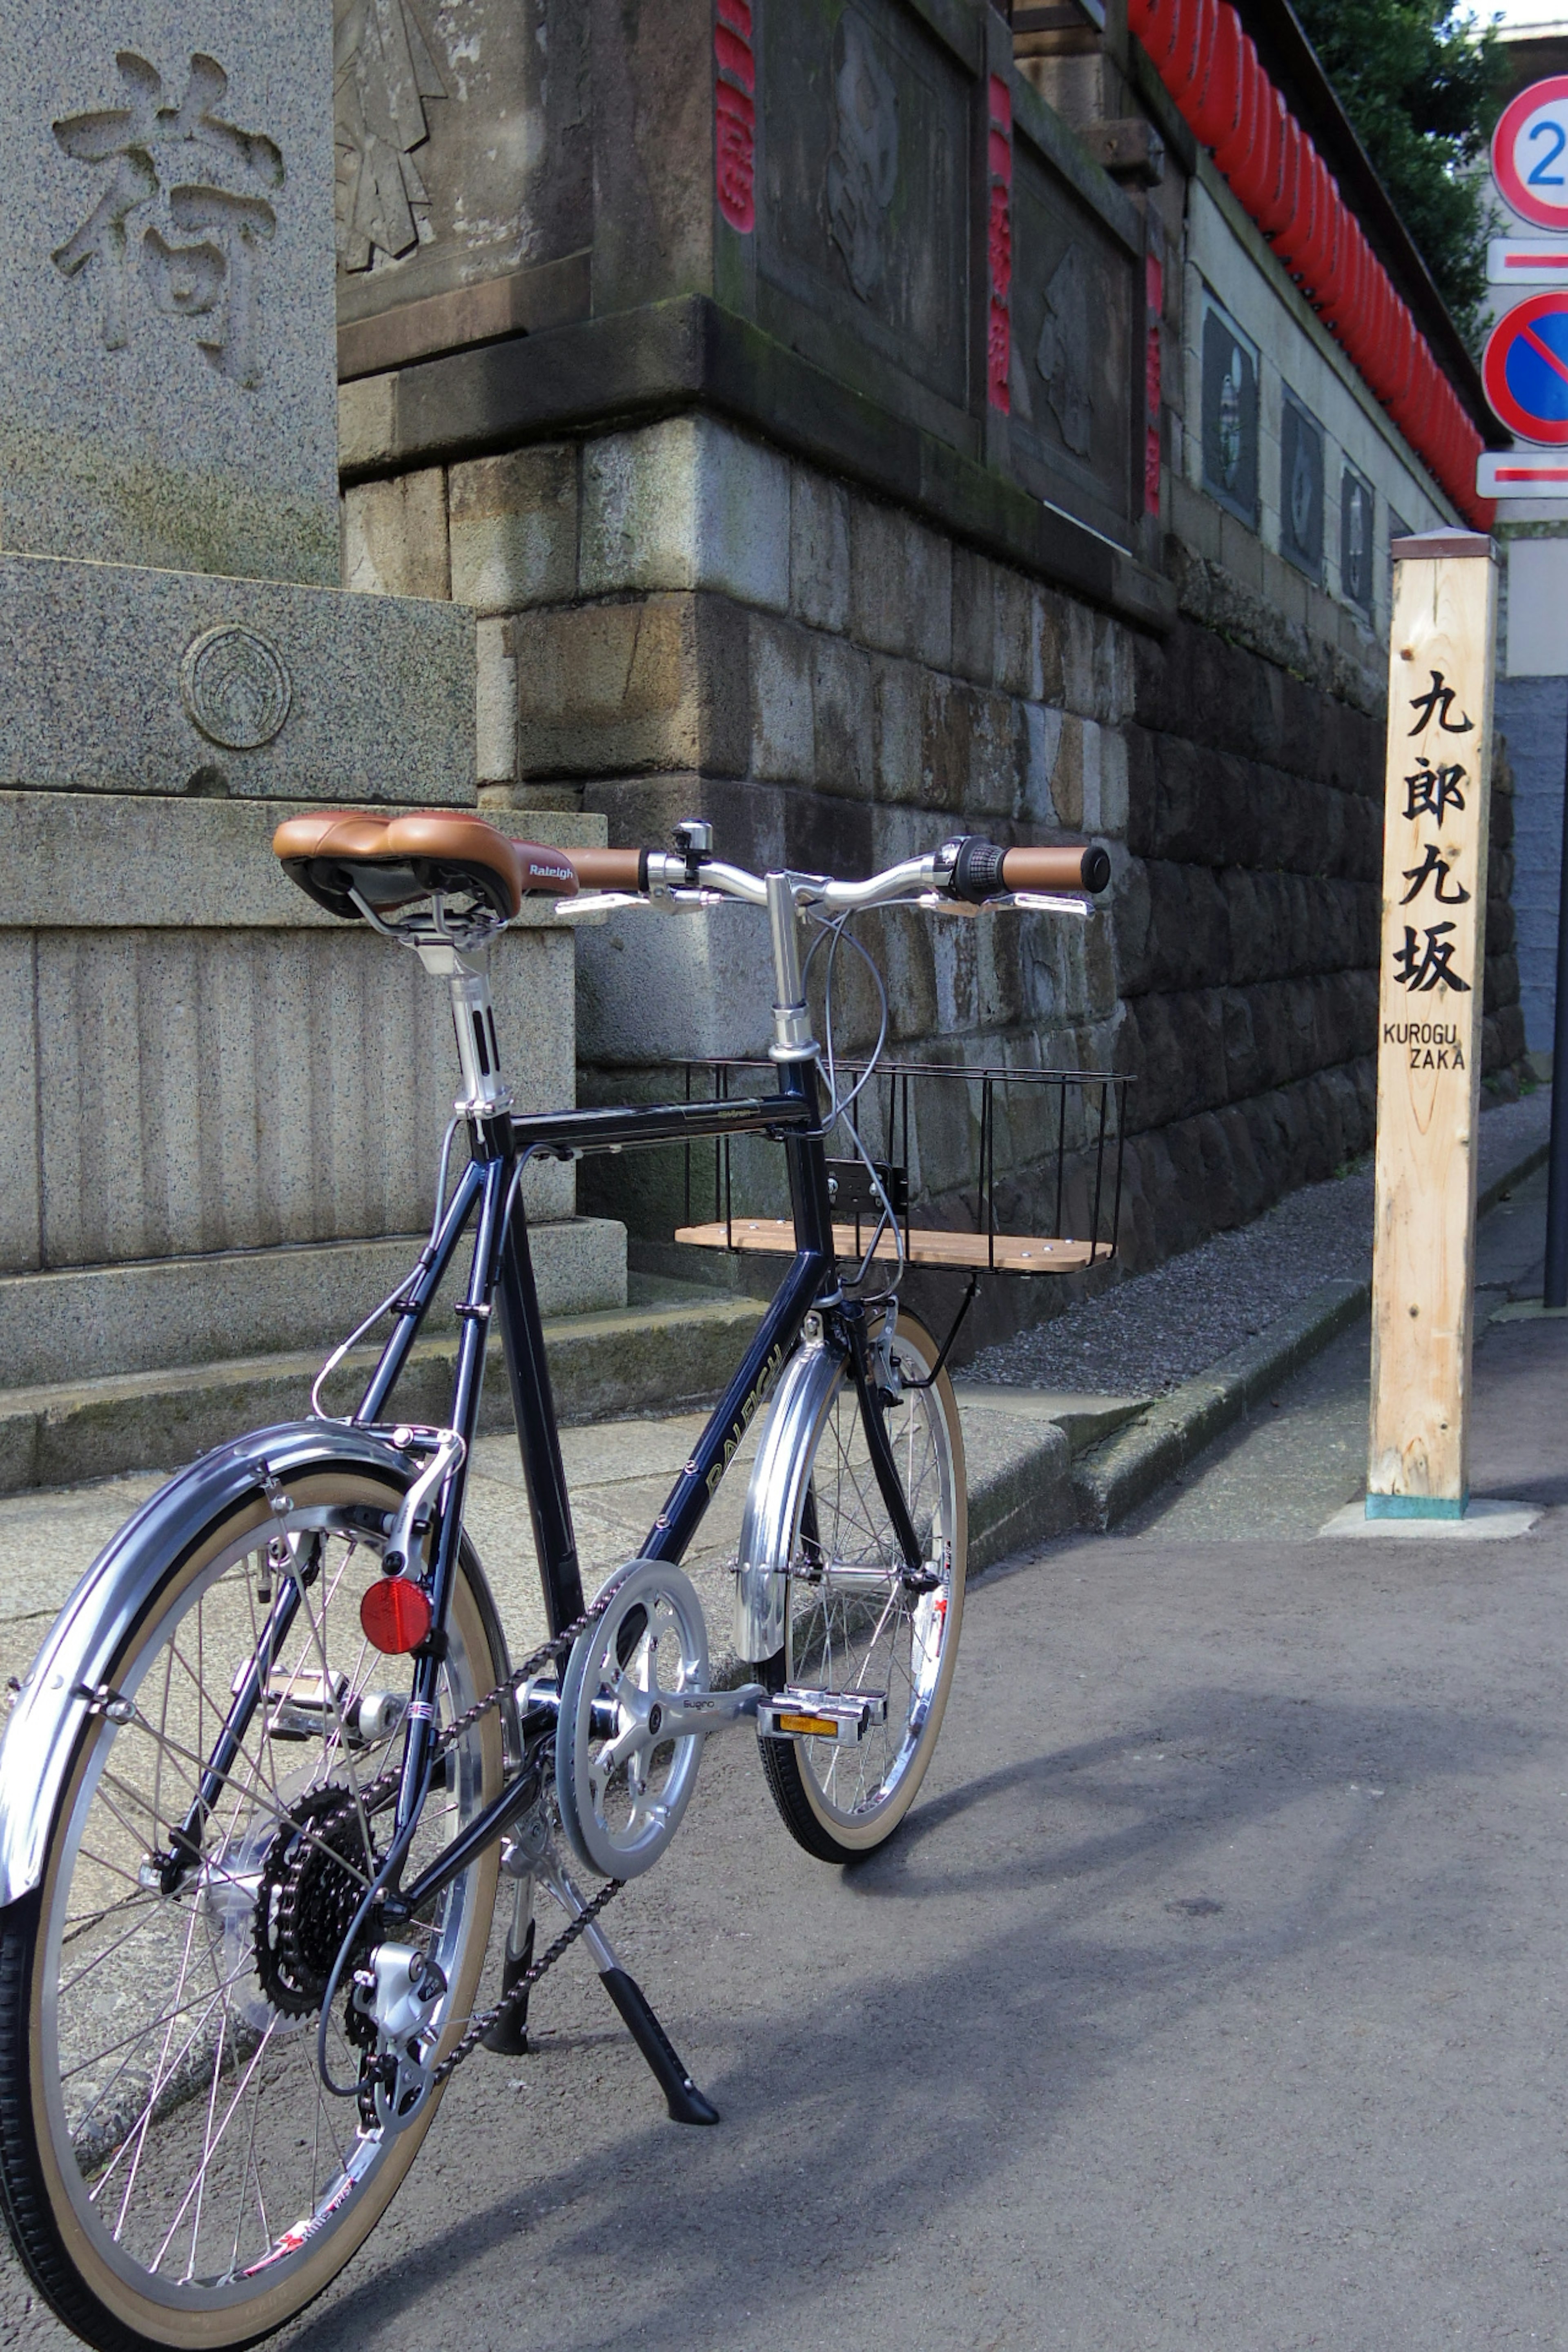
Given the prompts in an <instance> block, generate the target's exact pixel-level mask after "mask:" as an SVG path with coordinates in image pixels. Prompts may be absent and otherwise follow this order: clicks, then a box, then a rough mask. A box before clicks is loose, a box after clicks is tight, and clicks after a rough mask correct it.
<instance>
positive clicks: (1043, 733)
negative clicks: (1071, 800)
mask: <svg viewBox="0 0 1568 2352" xmlns="http://www.w3.org/2000/svg"><path fill="white" fill-rule="evenodd" d="M1023 716H1024V733H1025V741H1024V772H1023V777H1022V780H1021V784H1020V789H1019V798H1018V814H1019V816H1020V817H1021V818H1022V820H1023V821H1024V823H1025V824H1038V825H1059V824H1061V823H1062V818H1061V815H1060V814H1059V812H1058V808H1057V804H1056V799H1055V796H1054V794H1053V793H1052V791H1051V780H1052V778H1053V777H1054V775H1055V774H1056V769H1057V761H1058V759H1059V758H1060V757H1061V745H1062V728H1063V724H1064V721H1063V719H1062V714H1061V712H1060V711H1059V710H1056V709H1052V708H1051V706H1050V705H1049V704H1048V703H1040V702H1026V703H1025V704H1024V705H1023Z"/></svg>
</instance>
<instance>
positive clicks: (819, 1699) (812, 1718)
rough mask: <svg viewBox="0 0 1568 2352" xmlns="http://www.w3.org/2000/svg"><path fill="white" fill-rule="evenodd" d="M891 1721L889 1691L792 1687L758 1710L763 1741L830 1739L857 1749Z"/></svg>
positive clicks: (758, 1733)
mask: <svg viewBox="0 0 1568 2352" xmlns="http://www.w3.org/2000/svg"><path fill="white" fill-rule="evenodd" d="M887 1720H888V1694H887V1692H886V1691H818V1690H800V1689H797V1688H795V1687H794V1686H793V1685H792V1686H789V1687H786V1688H785V1689H784V1690H782V1691H776V1692H774V1693H773V1696H771V1697H769V1698H765V1699H763V1702H762V1705H761V1706H759V1707H758V1709H757V1736H758V1738H761V1739H831V1740H834V1741H836V1742H837V1745H838V1746H839V1747H840V1748H854V1747H857V1746H858V1744H859V1742H860V1741H861V1740H862V1739H864V1738H865V1737H866V1734H867V1733H868V1731H869V1730H871V1729H872V1727H874V1726H875V1725H879V1724H883V1723H886V1721H887Z"/></svg>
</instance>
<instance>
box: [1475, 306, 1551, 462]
mask: <svg viewBox="0 0 1568 2352" xmlns="http://www.w3.org/2000/svg"><path fill="white" fill-rule="evenodd" d="M1481 379H1482V381H1483V383H1485V385H1486V389H1487V398H1488V400H1489V402H1490V404H1491V406H1492V410H1493V413H1494V414H1495V415H1496V416H1497V417H1498V419H1499V421H1500V423H1501V424H1504V425H1507V427H1508V429H1509V431H1510V433H1511V434H1513V435H1514V436H1516V438H1518V439H1519V440H1521V441H1536V442H1540V443H1541V444H1542V445H1543V446H1545V447H1547V448H1555V447H1559V446H1563V444H1565V443H1568V287H1553V289H1552V291H1551V292H1550V293H1547V294H1532V295H1531V298H1530V299H1529V300H1528V301H1526V302H1521V303H1518V304H1516V306H1515V307H1514V309H1513V310H1510V311H1509V312H1508V314H1507V316H1506V317H1505V318H1501V319H1500V320H1498V322H1497V325H1496V326H1495V327H1494V328H1493V329H1492V331H1491V333H1490V335H1489V337H1488V338H1487V348H1486V352H1485V353H1484V355H1483V357H1482V360H1481Z"/></svg>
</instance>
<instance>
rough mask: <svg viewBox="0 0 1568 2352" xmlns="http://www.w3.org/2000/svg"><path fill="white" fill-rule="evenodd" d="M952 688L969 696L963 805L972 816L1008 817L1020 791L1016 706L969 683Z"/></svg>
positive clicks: (1022, 733) (1020, 731)
mask: <svg viewBox="0 0 1568 2352" xmlns="http://www.w3.org/2000/svg"><path fill="white" fill-rule="evenodd" d="M955 692H956V693H958V694H961V695H963V696H964V697H966V698H971V709H972V718H971V723H970V729H969V782H968V788H967V791H966V793H965V795H964V802H963V805H964V808H965V810H966V811H969V812H972V813H973V815H975V816H976V817H991V818H996V817H1010V816H1011V815H1012V814H1013V812H1014V809H1015V808H1016V806H1017V803H1018V801H1019V799H1020V797H1021V793H1022V775H1023V767H1024V756H1025V746H1026V730H1025V727H1024V723H1023V719H1022V715H1021V711H1020V707H1019V705H1018V704H1017V703H1016V702H1015V701H1014V700H1013V699H1012V698H1011V697H1010V696H1008V695H1005V694H984V693H982V692H980V691H979V690H978V689H977V688H973V687H960V688H955Z"/></svg>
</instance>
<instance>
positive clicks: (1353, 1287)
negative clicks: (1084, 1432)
mask: <svg viewBox="0 0 1568 2352" xmlns="http://www.w3.org/2000/svg"><path fill="white" fill-rule="evenodd" d="M1547 1156H1548V1147H1547V1145H1546V1144H1545V1143H1544V1142H1541V1143H1534V1144H1531V1146H1530V1147H1529V1148H1528V1149H1527V1150H1524V1151H1522V1152H1521V1154H1520V1155H1519V1157H1518V1159H1517V1160H1510V1162H1509V1164H1508V1166H1507V1167H1505V1168H1501V1169H1500V1170H1499V1171H1498V1172H1497V1173H1496V1175H1494V1176H1493V1177H1492V1178H1491V1180H1490V1181H1489V1182H1488V1183H1486V1184H1483V1185H1480V1186H1479V1187H1478V1190H1477V1193H1476V1215H1477V1217H1478V1218H1480V1217H1484V1216H1485V1214H1486V1213H1487V1211H1488V1210H1489V1209H1494V1208H1496V1206H1497V1204H1498V1202H1499V1201H1500V1199H1501V1197H1502V1195H1503V1194H1504V1193H1505V1192H1510V1191H1511V1190H1512V1188H1513V1187H1514V1185H1516V1184H1521V1183H1523V1181H1524V1180H1525V1178H1526V1177H1527V1176H1532V1175H1533V1174H1534V1173H1535V1171H1536V1170H1537V1169H1538V1168H1541V1167H1543V1166H1544V1165H1545V1163H1546V1160H1547ZM1371 1307H1372V1284H1371V1282H1370V1280H1369V1281H1366V1282H1326V1283H1324V1284H1323V1286H1322V1287H1321V1289H1320V1290H1314V1291H1313V1292H1312V1293H1311V1294H1310V1297H1306V1298H1304V1299H1302V1300H1301V1302H1300V1305H1299V1306H1297V1307H1291V1308H1290V1309H1289V1311H1288V1312H1287V1313H1286V1314H1284V1315H1281V1316H1280V1317H1279V1318H1278V1319H1277V1320H1276V1321H1275V1322H1273V1323H1271V1324H1270V1325H1269V1326H1268V1329H1267V1330H1266V1331H1261V1332H1259V1333H1258V1337H1257V1339H1247V1340H1245V1341H1244V1342H1243V1344H1242V1345H1241V1346H1240V1347H1239V1348H1234V1349H1232V1350H1231V1352H1230V1354H1229V1355H1228V1356H1222V1357H1221V1358H1220V1360H1219V1361H1218V1363H1216V1364H1214V1365H1211V1367H1210V1369H1209V1370H1207V1371H1206V1372H1200V1373H1198V1375H1197V1376H1196V1378H1195V1379H1194V1380H1190V1381H1183V1382H1182V1385H1181V1386H1180V1388H1176V1389H1173V1390H1172V1391H1170V1393H1169V1394H1168V1395H1166V1396H1163V1397H1156V1398H1155V1400H1154V1402H1153V1403H1152V1404H1151V1405H1150V1406H1149V1407H1148V1408H1147V1409H1146V1411H1145V1412H1142V1414H1141V1415H1140V1416H1139V1418H1138V1419H1137V1420H1136V1421H1135V1422H1131V1423H1129V1425H1128V1426H1127V1428H1126V1429H1124V1430H1121V1431H1119V1432H1118V1433H1117V1434H1116V1435H1115V1436H1114V1437H1110V1438H1107V1439H1106V1440H1105V1441H1104V1442H1103V1444H1100V1445H1096V1446H1092V1447H1090V1448H1089V1451H1088V1452H1087V1453H1085V1454H1080V1455H1079V1459H1078V1460H1077V1461H1076V1462H1075V1463H1074V1464H1073V1472H1072V1486H1073V1496H1074V1498H1075V1500H1076V1502H1077V1505H1078V1518H1079V1526H1080V1527H1084V1528H1090V1529H1092V1530H1093V1531H1094V1532H1095V1533H1096V1534H1099V1535H1104V1534H1105V1533H1106V1531H1107V1529H1109V1528H1113V1527H1114V1526H1115V1525H1116V1523H1117V1521H1118V1520H1119V1519H1124V1518H1125V1517H1127V1514H1128V1513H1129V1512H1130V1511H1132V1510H1136V1508H1137V1507H1138V1505H1139V1504H1140V1503H1143V1502H1147V1501H1148V1499H1149V1497H1150V1496H1151V1495H1152V1494H1153V1493H1154V1492H1155V1490H1156V1489H1157V1488H1158V1487H1160V1486H1163V1485H1164V1484H1165V1482H1166V1480H1167V1479H1169V1478H1173V1477H1174V1476H1175V1475H1176V1474H1177V1472H1178V1471H1180V1470H1183V1469H1184V1468H1185V1466H1186V1465H1187V1464H1188V1463H1189V1462H1190V1461H1192V1459H1193V1458H1194V1455H1196V1454H1201V1453H1202V1452H1203V1450H1204V1448H1205V1446H1206V1445H1208V1444H1212V1442H1213V1440H1214V1439H1215V1438H1216V1437H1218V1436H1219V1435H1220V1433H1222V1431H1224V1430H1226V1429H1229V1428H1230V1427H1231V1426H1232V1425H1233V1423H1236V1422H1238V1421H1240V1420H1241V1419H1242V1418H1243V1417H1244V1416H1245V1415H1246V1414H1247V1412H1249V1411H1250V1410H1251V1408H1252V1406H1253V1405H1254V1404H1255V1403H1256V1402H1257V1401H1258V1398H1259V1397H1260V1396H1261V1395H1262V1394H1263V1393H1264V1391H1266V1390H1268V1389H1271V1388H1274V1387H1276V1386H1277V1385H1278V1383H1279V1381H1281V1380H1285V1379H1288V1378H1289V1375H1290V1374H1291V1373H1292V1372H1298V1371H1300V1369H1301V1367H1302V1365H1303V1364H1307V1363H1310V1361H1311V1360H1312V1358H1313V1357H1314V1356H1316V1355H1318V1354H1319V1353H1320V1352H1321V1350H1322V1349H1324V1348H1326V1347H1327V1346H1328V1344H1329V1342H1330V1340H1331V1339H1337V1338H1338V1337H1339V1335H1340V1333H1341V1332H1342V1330H1344V1329H1345V1328H1346V1327H1347V1326H1348V1325H1349V1324H1351V1323H1353V1322H1354V1321H1355V1320H1356V1318H1357V1317H1358V1316H1360V1315H1363V1314H1366V1313H1368V1312H1370V1310H1371Z"/></svg>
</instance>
